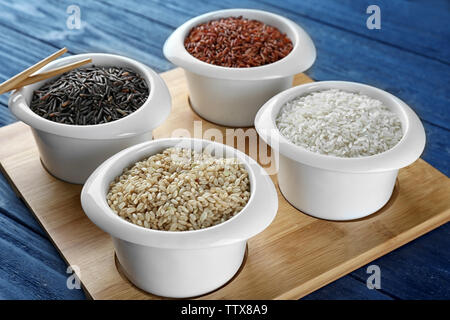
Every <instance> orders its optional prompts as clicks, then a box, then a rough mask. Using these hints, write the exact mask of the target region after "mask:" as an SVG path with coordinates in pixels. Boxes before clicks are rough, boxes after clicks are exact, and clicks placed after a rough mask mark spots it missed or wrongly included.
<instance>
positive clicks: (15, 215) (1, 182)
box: [0, 173, 47, 237]
mask: <svg viewBox="0 0 450 320" xmlns="http://www.w3.org/2000/svg"><path fill="white" fill-rule="evenodd" d="M0 216H5V217H8V218H9V219H11V220H14V221H15V222H16V223H19V224H21V225H23V226H25V227H26V228H28V229H30V230H31V231H33V232H35V233H37V234H39V235H41V236H42V237H47V234H46V233H45V231H44V230H42V228H41V226H40V225H39V223H38V222H37V221H36V219H35V218H34V216H33V215H32V214H31V212H30V211H29V210H28V208H27V207H26V206H25V204H24V203H23V201H22V200H21V199H19V198H18V197H16V194H15V193H14V191H13V189H12V187H11V186H10V185H9V183H8V181H7V180H6V178H5V176H4V175H3V174H2V173H0Z"/></svg>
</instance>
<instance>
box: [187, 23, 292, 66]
mask: <svg viewBox="0 0 450 320" xmlns="http://www.w3.org/2000/svg"><path fill="white" fill-rule="evenodd" d="M184 47H185V48H186V50H187V51H188V52H189V53H190V54H191V55H193V56H194V57H196V58H197V59H199V60H202V61H204V62H206V63H210V64H214V65H217V66H222V67H231V68H250V67H258V66H262V65H266V64H269V63H273V62H276V61H278V60H281V59H283V58H284V57H285V56H287V55H288V54H289V53H290V52H291V51H292V48H293V45H292V41H291V40H290V39H289V38H288V37H287V36H286V34H283V33H281V32H280V31H279V30H278V29H277V28H275V27H272V26H269V25H266V24H264V23H263V22H261V21H257V20H248V19H245V18H243V17H242V16H241V17H229V18H221V19H218V20H212V21H209V22H207V23H203V24H200V25H198V26H196V27H194V28H192V30H191V31H190V32H189V34H188V36H187V37H186V39H185V41H184Z"/></svg>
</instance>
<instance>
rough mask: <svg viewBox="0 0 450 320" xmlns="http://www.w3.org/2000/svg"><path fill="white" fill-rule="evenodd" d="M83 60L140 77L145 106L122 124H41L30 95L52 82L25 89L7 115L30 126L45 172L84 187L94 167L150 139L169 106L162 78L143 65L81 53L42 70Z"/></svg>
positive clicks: (13, 98)
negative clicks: (143, 83)
mask: <svg viewBox="0 0 450 320" xmlns="http://www.w3.org/2000/svg"><path fill="white" fill-rule="evenodd" d="M85 58H92V64H94V65H97V66H115V67H126V68H129V69H131V70H133V71H135V72H137V73H138V74H140V75H141V76H142V77H143V78H144V80H145V81H146V82H147V85H148V86H149V88H150V94H149V97H148V99H147V101H146V102H145V103H144V104H143V105H142V106H141V107H140V108H139V109H138V110H136V111H135V112H133V113H132V114H130V115H129V116H126V117H124V118H122V119H119V120H116V121H113V122H109V123H106V124H98V125H87V126H77V125H68V124H61V123H56V122H53V121H50V120H47V119H44V118H42V117H40V116H38V115H37V114H35V113H34V112H33V111H31V109H30V107H29V104H30V102H31V98H32V95H33V91H34V90H36V89H38V88H39V87H41V86H42V85H43V84H44V83H45V82H47V81H51V80H52V79H54V78H52V79H49V80H46V81H41V82H38V83H35V84H33V85H29V86H26V87H24V88H22V89H20V90H18V91H16V92H14V93H13V94H12V95H11V97H10V99H9V108H10V110H11V112H12V113H13V114H14V115H15V116H16V117H17V118H18V119H19V120H21V121H23V122H25V123H26V124H28V125H29V126H30V127H31V129H32V132H33V135H34V138H35V141H36V143H37V146H38V148H39V153H40V157H41V161H42V163H43V165H44V166H45V168H46V169H47V170H48V171H49V172H50V173H51V174H52V175H54V176H55V177H57V178H59V179H61V180H64V181H67V182H72V183H79V184H82V183H84V181H85V180H86V179H87V178H88V177H89V175H90V174H91V173H92V172H93V171H94V170H95V168H96V167H97V166H98V165H100V164H101V163H102V162H103V161H104V160H106V159H107V158H109V157H110V156H112V155H113V154H115V153H117V152H119V151H120V150H122V149H125V148H127V147H129V146H132V145H134V144H137V143H140V142H143V141H147V140H151V139H152V130H153V129H154V128H156V127H157V126H159V125H160V124H161V123H162V122H163V121H164V120H165V119H166V118H167V116H168V115H169V113H170V107H171V98H170V94H169V91H168V89H167V86H166V84H165V83H164V81H163V80H162V79H161V77H160V76H159V75H158V74H157V73H156V72H154V71H153V70H151V69H150V68H148V67H147V66H145V65H144V64H142V63H139V62H137V61H135V60H132V59H129V58H126V57H121V56H117V55H112V54H103V53H87V54H79V55H74V56H70V57H65V58H62V59H58V60H55V61H53V62H52V63H49V64H48V65H47V66H45V67H44V68H42V70H40V71H46V70H49V69H52V68H55V67H59V66H61V65H64V64H68V63H71V62H74V61H79V60H82V59H85ZM92 64H88V65H86V66H90V65H92Z"/></svg>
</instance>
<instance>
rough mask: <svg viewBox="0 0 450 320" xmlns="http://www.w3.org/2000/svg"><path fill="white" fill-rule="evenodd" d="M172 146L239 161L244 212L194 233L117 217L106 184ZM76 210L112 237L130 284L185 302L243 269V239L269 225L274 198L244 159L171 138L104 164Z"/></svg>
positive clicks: (131, 150)
mask: <svg viewBox="0 0 450 320" xmlns="http://www.w3.org/2000/svg"><path fill="white" fill-rule="evenodd" d="M173 146H179V147H184V148H191V149H193V150H196V151H201V150H203V149H204V148H213V149H210V150H214V152H213V153H212V154H213V155H215V156H216V157H222V155H225V157H227V158H230V157H235V158H238V159H240V160H241V161H242V163H244V165H245V167H246V169H247V171H248V172H249V178H250V189H251V190H250V199H249V202H248V203H247V205H246V206H245V207H244V209H243V210H242V211H241V212H239V213H238V214H237V215H235V216H234V217H232V218H231V219H229V220H227V221H225V222H224V223H221V224H218V225H215V226H212V227H209V228H205V229H201V230H196V231H160V230H153V229H146V228H143V227H140V226H137V225H134V224H132V223H129V222H127V221H125V220H124V219H122V218H120V217H119V216H118V215H116V214H115V213H114V212H113V211H112V210H111V209H110V208H109V206H108V204H107V202H106V195H107V192H108V189H109V184H110V182H111V181H113V180H114V179H115V178H116V177H117V176H118V175H120V174H121V173H122V170H123V169H124V168H125V167H128V166H130V165H133V164H134V163H135V162H137V161H139V160H141V159H143V158H146V157H149V156H151V155H153V154H156V153H159V152H162V151H163V150H164V149H166V148H169V147H173ZM81 204H82V207H83V210H84V212H85V213H86V215H87V216H88V217H89V219H91V220H92V222H94V223H95V224H96V225H97V226H98V227H99V228H101V229H102V230H104V231H105V232H107V233H109V234H110V235H111V237H112V239H113V243H114V248H115V251H116V255H117V258H118V260H119V262H120V264H121V266H122V269H123V270H124V273H125V274H126V276H127V277H128V278H129V279H130V281H131V282H133V283H134V284H135V285H136V286H137V287H139V288H141V289H143V290H145V291H148V292H151V293H153V294H156V295H159V296H165V297H173V298H185V297H192V296H197V295H201V294H204V293H207V292H210V291H212V290H214V289H217V288H219V287H220V286H222V285H223V284H225V283H226V282H227V281H228V280H230V279H231V278H232V277H233V275H234V274H235V273H236V272H237V271H238V269H239V267H240V266H241V264H242V261H243V258H244V254H245V248H246V242H247V239H249V238H251V237H253V236H254V235H256V234H258V233H260V232H261V231H263V230H264V229H265V228H266V227H267V226H268V225H269V224H270V223H271V222H272V220H273V219H274V217H275V215H276V212H277V209H278V198H277V193H276V190H275V187H274V185H273V183H272V180H271V179H270V178H269V176H267V175H266V174H265V171H264V169H262V168H261V167H260V166H259V165H258V164H257V163H256V162H255V161H254V160H252V159H251V158H250V157H248V156H247V155H245V154H244V153H242V152H240V151H238V150H236V149H234V148H231V147H229V146H225V145H223V144H219V143H216V142H212V141H207V140H199V139H189V138H172V139H159V140H155V141H151V142H146V143H142V144H139V145H136V146H133V147H130V148H128V149H125V150H123V151H121V152H119V153H118V154H116V155H114V156H113V157H111V158H109V159H108V160H106V161H105V162H104V163H103V164H102V165H101V166H100V167H99V168H97V170H95V172H94V173H93V174H92V175H91V176H90V177H89V179H88V180H87V181H86V184H85V185H84V187H83V190H82V192H81ZM249 250H251V248H249Z"/></svg>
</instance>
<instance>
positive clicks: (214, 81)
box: [163, 9, 316, 127]
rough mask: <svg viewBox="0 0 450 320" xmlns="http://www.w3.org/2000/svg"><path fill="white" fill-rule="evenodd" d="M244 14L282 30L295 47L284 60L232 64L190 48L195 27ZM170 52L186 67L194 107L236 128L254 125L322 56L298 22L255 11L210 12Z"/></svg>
mask: <svg viewBox="0 0 450 320" xmlns="http://www.w3.org/2000/svg"><path fill="white" fill-rule="evenodd" d="M231 16H243V17H244V18H248V19H256V20H259V21H262V22H264V23H266V24H268V25H271V26H274V27H276V28H278V29H279V30H280V31H281V32H282V33H286V35H287V36H288V37H289V39H291V41H292V43H293V45H294V47H293V49H292V51H291V52H290V53H289V54H288V55H287V56H286V57H285V58H283V59H281V60H279V61H277V62H274V63H271V64H267V65H264V66H260V67H253V68H227V67H221V66H216V65H213V64H209V63H206V62H203V61H201V60H199V59H197V58H195V57H193V56H192V55H191V54H190V53H189V52H188V51H187V50H186V49H185V47H184V39H185V38H186V36H187V35H188V33H189V31H190V30H191V29H192V28H193V27H195V26H197V25H199V24H201V23H204V22H208V21H210V20H215V19H219V18H222V17H231ZM163 51H164V55H165V56H166V58H167V59H168V60H169V61H171V62H172V63H173V64H175V65H177V66H180V67H183V68H184V71H185V74H186V78H187V82H188V87H189V97H190V102H191V105H192V108H193V109H194V110H195V112H197V113H198V114H199V115H200V116H201V117H203V118H205V119H206V120H209V121H211V122H214V123H217V124H220V125H224V126H231V127H249V126H253V122H254V119H255V115H256V112H257V111H258V109H259V108H260V107H261V106H262V105H263V104H264V103H265V102H266V101H267V100H268V99H270V98H271V97H272V96H274V95H275V94H277V93H279V92H281V91H283V90H285V89H287V88H290V87H291V86H292V80H293V76H294V75H295V74H297V73H299V72H303V71H305V70H306V69H308V68H309V67H310V66H311V65H312V64H313V62H314V60H315V59H316V49H315V47H314V44H313V42H312V40H311V38H310V37H309V35H308V34H307V33H306V32H305V31H304V30H303V29H302V28H300V27H299V26H298V25H297V24H296V23H294V22H293V21H291V20H289V19H286V18H284V17H282V16H279V15H276V14H273V13H270V12H266V11H261V10H252V9H229V10H219V11H213V12H209V13H206V14H203V15H200V16H198V17H195V18H193V19H191V20H189V21H187V22H185V23H184V24H183V25H181V26H180V27H178V28H177V29H176V30H175V31H174V32H173V33H172V34H171V35H170V37H169V38H168V39H167V40H166V42H165V44H164V49H163Z"/></svg>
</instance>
